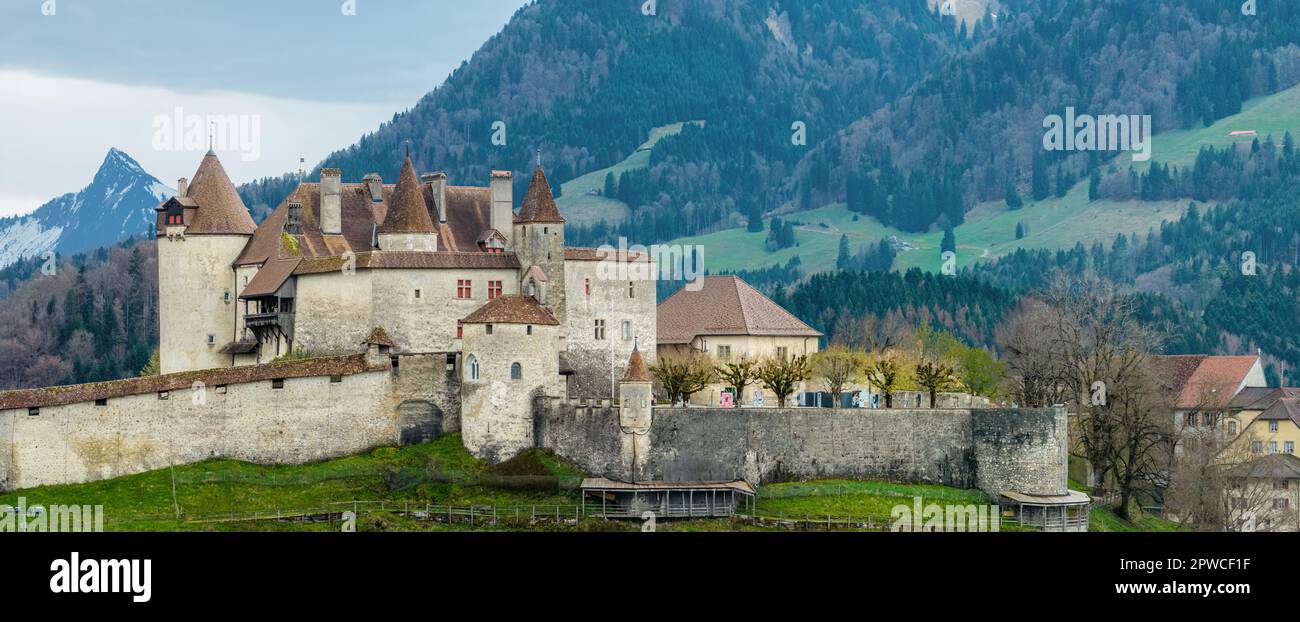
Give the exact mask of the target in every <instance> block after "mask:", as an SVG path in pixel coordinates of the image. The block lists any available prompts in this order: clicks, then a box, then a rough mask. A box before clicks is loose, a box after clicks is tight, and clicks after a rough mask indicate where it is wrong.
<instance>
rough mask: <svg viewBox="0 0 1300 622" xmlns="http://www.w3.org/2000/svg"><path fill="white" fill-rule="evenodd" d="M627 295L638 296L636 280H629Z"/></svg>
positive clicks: (629, 296) (630, 296)
mask: <svg viewBox="0 0 1300 622" xmlns="http://www.w3.org/2000/svg"><path fill="white" fill-rule="evenodd" d="M627 297H628V298H636V283H635V282H634V281H628V282H627Z"/></svg>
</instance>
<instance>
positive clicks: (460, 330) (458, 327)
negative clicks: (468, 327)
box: [456, 320, 465, 339]
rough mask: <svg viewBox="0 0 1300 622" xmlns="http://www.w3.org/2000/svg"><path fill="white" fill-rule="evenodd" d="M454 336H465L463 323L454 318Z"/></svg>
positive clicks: (460, 337)
mask: <svg viewBox="0 0 1300 622" xmlns="http://www.w3.org/2000/svg"><path fill="white" fill-rule="evenodd" d="M456 338H457V339H464V338H465V323H464V322H462V321H460V320H456Z"/></svg>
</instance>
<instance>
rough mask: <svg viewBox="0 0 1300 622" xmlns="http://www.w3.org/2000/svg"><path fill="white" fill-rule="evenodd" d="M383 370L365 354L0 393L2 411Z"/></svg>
mask: <svg viewBox="0 0 1300 622" xmlns="http://www.w3.org/2000/svg"><path fill="white" fill-rule="evenodd" d="M381 369H388V366H387V365H383V366H379V367H376V366H372V365H370V364H368V363H367V362H366V357H365V356H364V355H361V354H350V355H345V356H333V357H323V358H311V359H301V360H296V361H284V362H280V363H267V364H264V365H242V366H239V367H222V368H218V369H203V370H198V371H187V372H180V373H175V374H164V375H159V376H144V377H141V378H128V379H126V380H110V381H107V382H91V383H87V384H74V385H66V386H59V387H43V388H40V389H20V390H17V391H3V392H0V410H9V409H13V408H38V407H41V406H63V405H66V404H78V403H82V402H93V401H95V400H99V399H107V398H113V397H124V396H127V395H144V394H148V393H154V392H158V391H178V390H181V389H189V388H191V387H193V386H194V383H195V382H202V383H203V384H204V385H206V386H208V387H216V386H219V385H224V384H241V383H248V382H257V381H260V380H272V379H277V378H307V377H313V376H346V375H351V374H359V373H362V372H366V371H375V370H381Z"/></svg>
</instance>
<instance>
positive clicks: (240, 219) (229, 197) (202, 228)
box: [157, 151, 257, 235]
mask: <svg viewBox="0 0 1300 622" xmlns="http://www.w3.org/2000/svg"><path fill="white" fill-rule="evenodd" d="M168 201H170V199H168ZM168 201H163V203H162V204H161V205H159V207H160V208H161V207H162V206H164V205H166V204H167V202H168ZM178 202H179V203H180V204H181V205H183V206H185V207H186V208H187V210H188V209H192V210H193V214H192V215H191V216H190V218H189V220H188V221H186V223H185V224H186V229H185V235H205V234H206V235H222V234H225V235H250V234H252V233H253V231H255V230H256V229H257V225H256V224H254V223H253V217H252V216H249V215H248V207H246V206H245V205H244V201H243V199H240V198H239V192H237V191H235V184H233V183H230V176H229V175H227V174H226V169H225V168H224V167H222V166H221V160H219V159H217V154H215V153H213V152H211V151H209V152H208V153H207V155H205V156H203V161H202V162H200V163H199V168H198V170H197V171H195V172H194V179H193V180H192V181H190V184H189V189H188V190H186V191H185V196H184V197H180V198H178ZM163 222H164V218H163V214H162V212H161V211H159V213H158V218H157V230H158V234H159V235H164V234H165V233H166V226H165V225H164V224H163Z"/></svg>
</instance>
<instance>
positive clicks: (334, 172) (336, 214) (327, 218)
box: [320, 168, 343, 235]
mask: <svg viewBox="0 0 1300 622" xmlns="http://www.w3.org/2000/svg"><path fill="white" fill-rule="evenodd" d="M320 232H321V233H322V234H325V235H339V234H341V233H343V171H342V170H340V169H337V168H323V169H321V170H320Z"/></svg>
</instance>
